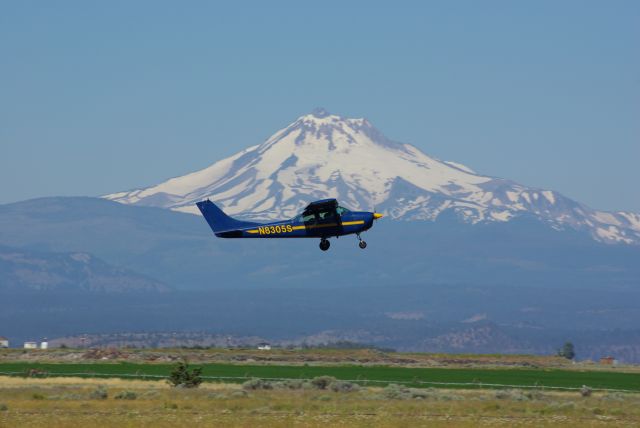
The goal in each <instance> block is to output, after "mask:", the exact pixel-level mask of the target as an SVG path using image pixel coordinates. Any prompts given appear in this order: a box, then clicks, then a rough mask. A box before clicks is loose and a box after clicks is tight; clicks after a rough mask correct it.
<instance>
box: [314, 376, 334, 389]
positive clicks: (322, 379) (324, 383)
mask: <svg viewBox="0 0 640 428" xmlns="http://www.w3.org/2000/svg"><path fill="white" fill-rule="evenodd" d="M335 381H336V378H335V377H333V376H318V377H314V378H313V379H311V385H313V386H314V387H315V388H316V389H327V387H328V386H329V385H331V384H332V383H333V382H335Z"/></svg>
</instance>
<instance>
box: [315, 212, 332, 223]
mask: <svg viewBox="0 0 640 428" xmlns="http://www.w3.org/2000/svg"><path fill="white" fill-rule="evenodd" d="M334 217H335V214H334V212H333V211H319V212H318V218H319V219H320V221H327V220H331V219H333V218H334Z"/></svg>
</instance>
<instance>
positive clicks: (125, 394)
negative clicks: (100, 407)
mask: <svg viewBox="0 0 640 428" xmlns="http://www.w3.org/2000/svg"><path fill="white" fill-rule="evenodd" d="M113 398H115V399H116V400H135V399H136V398H138V394H136V393H135V392H133V391H120V392H119V393H117V394H116V395H115V396H114V397H113Z"/></svg>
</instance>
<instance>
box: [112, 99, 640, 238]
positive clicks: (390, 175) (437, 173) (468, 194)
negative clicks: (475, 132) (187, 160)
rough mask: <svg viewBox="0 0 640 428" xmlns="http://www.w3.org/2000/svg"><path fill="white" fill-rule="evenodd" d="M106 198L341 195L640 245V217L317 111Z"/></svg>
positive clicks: (292, 204)
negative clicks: (252, 142) (525, 218)
mask: <svg viewBox="0 0 640 428" xmlns="http://www.w3.org/2000/svg"><path fill="white" fill-rule="evenodd" d="M106 198H107V199H111V200H114V201H118V202H121V203H125V204H137V205H150V206H157V207H164V208H170V209H173V210H176V211H182V212H190V213H197V208H196V207H195V205H194V204H195V202H197V201H201V200H203V199H206V198H210V199H211V200H213V201H215V202H217V203H219V204H220V205H221V207H222V208H223V209H225V210H226V211H227V212H228V213H229V214H230V215H240V216H245V217H246V218H252V219H254V220H264V219H278V218H290V217H293V216H294V215H296V214H298V213H299V211H300V210H301V209H302V208H304V207H305V206H306V205H307V204H308V203H309V202H311V201H313V200H317V199H326V198H337V199H339V200H340V201H341V202H342V203H344V204H345V206H346V207H348V208H351V209H355V210H368V209H370V208H371V207H372V206H376V207H377V208H378V209H379V210H380V211H381V212H383V213H385V214H386V215H387V216H388V217H391V218H397V219H403V220H435V219H437V218H438V217H439V216H440V215H441V214H443V213H452V214H454V215H455V216H457V217H458V218H460V219H461V220H462V221H465V222H468V223H481V222H507V221H510V220H511V219H513V218H516V217H519V216H522V215H533V216H534V217H536V218H538V219H540V220H542V221H544V222H546V223H548V224H550V225H552V226H553V227H556V228H559V229H562V228H564V227H567V226H568V227H572V228H574V229H585V230H588V231H589V232H590V233H591V235H592V236H594V237H595V239H597V240H600V241H604V242H626V243H639V242H640V220H638V218H640V217H634V216H630V215H623V214H617V213H603V212H596V211H594V210H591V209H590V208H588V207H585V206H584V205H581V204H579V203H577V202H575V201H572V200H570V199H568V198H566V197H564V196H562V195H560V194H558V193H556V192H552V191H548V190H542V189H534V188H529V187H526V186H522V185H520V184H517V183H514V182H511V181H508V180H503V179H499V178H494V177H490V176H484V175H480V174H477V173H475V172H473V170H471V169H469V168H467V167H466V166H464V165H461V164H458V163H455V162H443V161H441V160H439V159H435V158H433V157H430V156H428V155H426V154H425V153H423V152H422V151H420V150H419V149H418V148H416V147H414V146H411V145H409V144H402V143H396V142H394V141H392V140H390V139H388V138H387V137H385V136H384V134H382V132H380V131H379V130H378V129H376V128H375V127H374V126H373V125H372V124H371V123H369V122H368V121H367V120H366V119H351V118H345V117H342V116H338V115H333V114H330V113H329V112H328V111H327V110H326V109H324V108H317V109H314V110H313V111H312V112H311V113H309V114H307V115H304V116H301V117H299V118H298V119H297V120H296V121H295V122H293V123H292V124H290V125H289V126H287V127H286V128H284V129H281V130H280V131H278V132H276V133H275V134H274V135H273V136H271V137H270V138H268V139H267V140H266V141H265V142H263V143H262V144H259V145H256V146H253V147H250V148H247V149H245V150H243V151H242V152H239V153H237V154H236V155H234V156H231V157H229V158H227V159H223V160H220V161H218V162H216V163H214V164H212V165H211V166H209V167H207V168H205V169H203V170H200V171H196V172H194V173H191V174H188V175H185V176H182V177H176V178H172V179H170V180H168V181H166V182H164V183H161V184H159V185H157V186H152V187H149V188H145V189H137V190H133V191H130V192H120V193H114V194H111V195H107V196H106Z"/></svg>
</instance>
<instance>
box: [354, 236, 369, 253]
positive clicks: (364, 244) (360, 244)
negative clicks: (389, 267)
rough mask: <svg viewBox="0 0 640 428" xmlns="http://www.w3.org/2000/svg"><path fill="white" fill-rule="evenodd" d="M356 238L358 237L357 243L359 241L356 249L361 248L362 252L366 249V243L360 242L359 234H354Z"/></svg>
mask: <svg viewBox="0 0 640 428" xmlns="http://www.w3.org/2000/svg"><path fill="white" fill-rule="evenodd" d="M356 236H357V237H358V241H360V242H359V243H358V247H360V248H362V249H363V250H364V249H365V248H367V243H366V242H364V241H363V240H362V238H361V237H360V234H359V233H358V234H356Z"/></svg>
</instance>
